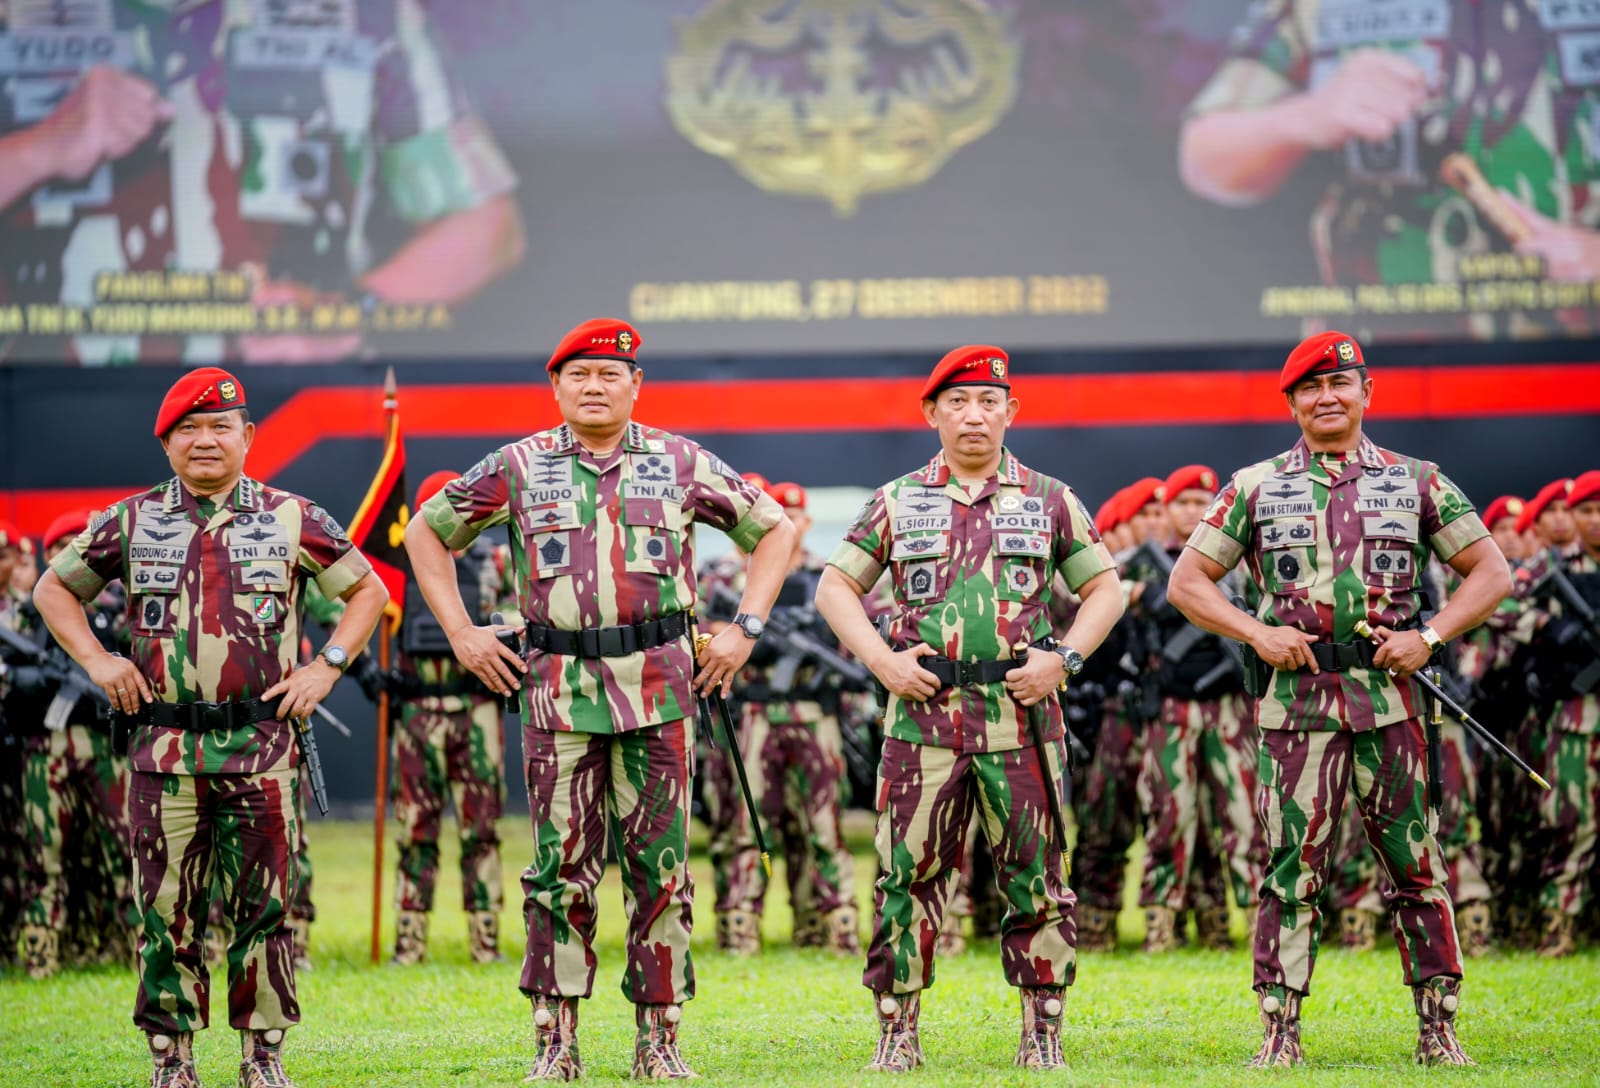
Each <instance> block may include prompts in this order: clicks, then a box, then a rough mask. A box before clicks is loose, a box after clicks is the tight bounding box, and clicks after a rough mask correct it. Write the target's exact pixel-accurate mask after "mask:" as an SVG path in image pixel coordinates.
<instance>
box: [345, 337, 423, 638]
mask: <svg viewBox="0 0 1600 1088" xmlns="http://www.w3.org/2000/svg"><path fill="white" fill-rule="evenodd" d="M383 413H384V417H385V423H386V427H385V429H384V439H383V460H382V461H381V462H380V463H379V465H378V472H377V475H375V476H374V477H373V478H372V483H371V484H370V485H369V486H368V487H367V495H366V498H364V499H362V500H361V505H360V506H359V507H358V508H357V509H356V514H355V517H353V518H351V519H350V539H351V541H352V542H353V543H354V544H355V546H356V547H358V548H360V549H361V551H362V553H363V554H365V555H366V557H367V558H368V559H369V560H371V562H372V567H373V569H374V570H375V571H377V573H378V577H379V578H380V579H382V580H383V584H384V585H385V586H386V587H387V588H388V590H389V604H388V606H387V609H386V610H387V611H390V612H391V614H392V615H395V616H398V614H399V611H400V607H401V602H402V601H404V600H405V593H406V578H407V577H408V576H409V575H410V572H411V566H410V564H409V562H408V561H407V559H406V544H405V532H406V518H407V517H408V516H409V515H410V511H408V510H407V509H406V443H405V438H404V436H403V435H402V434H401V433H400V398H399V390H398V387H397V386H396V385H395V380H394V368H393V367H390V368H389V373H388V375H387V376H386V377H385V378H384V382H383Z"/></svg>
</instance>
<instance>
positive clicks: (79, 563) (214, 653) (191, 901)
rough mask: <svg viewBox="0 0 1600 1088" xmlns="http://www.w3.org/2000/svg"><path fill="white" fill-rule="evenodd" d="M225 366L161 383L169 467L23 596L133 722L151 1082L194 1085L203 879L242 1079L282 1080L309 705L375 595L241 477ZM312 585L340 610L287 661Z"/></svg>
mask: <svg viewBox="0 0 1600 1088" xmlns="http://www.w3.org/2000/svg"><path fill="white" fill-rule="evenodd" d="M246 403H247V402H246V399H245V391H244V388H243V386H242V385H241V384H240V383H239V380H238V379H237V378H235V377H234V376H233V375H231V374H229V373H228V372H226V371H223V370H219V369H217V368H215V367H202V368H201V369H199V370H194V371H191V372H189V373H188V374H185V375H184V376H183V377H182V378H180V379H179V380H178V381H177V382H176V383H175V384H174V385H173V387H172V388H171V389H170V390H169V391H168V393H167V395H166V397H165V398H164V399H163V400H162V402H161V408H160V410H159V412H158V413H157V416H156V425H155V434H156V436H157V437H158V438H160V439H161V444H162V448H163V449H164V450H165V451H166V454H167V459H168V460H169V461H170V462H171V464H172V469H173V473H174V475H173V477H172V479H170V480H168V481H167V482H165V483H162V484H160V485H158V486H156V487H153V488H151V489H150V490H149V491H146V492H143V493H141V494H138V495H134V496H131V497H129V498H127V499H124V500H123V501H121V502H119V503H116V504H115V505H113V506H112V507H110V508H109V509H108V510H106V511H105V512H103V513H101V514H100V515H98V516H97V517H96V518H95V520H94V521H92V522H91V523H90V526H89V529H88V530H87V531H86V532H84V533H83V534H81V535H80V536H78V537H77V539H75V540H74V541H73V542H72V544H71V545H70V546H69V547H68V548H67V549H66V550H64V551H63V552H61V553H60V554H59V555H57V556H56V558H55V560H54V562H53V563H52V564H51V567H50V570H49V571H48V572H46V573H45V574H44V575H43V576H42V577H41V578H40V580H39V585H38V587H37V588H36V589H35V590H34V602H35V603H36V604H37V605H38V608H39V613H40V615H41V616H42V617H43V618H44V620H45V622H46V623H47V624H48V625H49V627H50V630H51V633H52V634H54V635H55V637H56V638H57V639H58V640H59V641H60V643H61V645H62V646H63V647H64V648H65V649H66V650H67V652H68V653H70V654H71V655H72V656H73V657H74V658H75V659H76V660H77V661H78V662H79V664H81V665H82V666H83V667H84V669H85V671H87V672H88V674H89V677H90V679H91V680H93V681H94V682H95V683H96V684H98V685H99V686H100V687H101V688H102V689H103V690H104V691H105V693H106V696H107V698H108V699H109V700H110V702H111V706H112V709H113V710H116V711H119V712H121V713H123V714H125V715H129V716H131V717H133V718H134V719H135V721H136V723H137V724H136V725H135V727H134V729H133V735H132V737H131V753H130V756H129V767H130V776H129V786H128V823H129V830H130V832H131V834H132V837H133V841H134V842H135V843H136V844H137V853H136V859H137V860H136V871H135V895H136V899H137V902H138V905H139V910H140V912H141V913H142V915H143V924H142V929H141V932H140V938H139V990H138V996H137V998H136V1000H135V1002H134V1023H135V1024H136V1025H138V1027H139V1028H140V1029H141V1030H143V1031H144V1032H145V1034H146V1038H147V1041H148V1044H149V1049H150V1055H151V1057H152V1059H153V1060H154V1064H155V1069H154V1074H153V1077H152V1082H151V1083H152V1085H153V1086H154V1088H173V1086H176V1088H193V1086H195V1085H197V1084H198V1079H197V1077H196V1075H195V1071H194V1061H193V1044H194V1032H195V1031H196V1030H197V1029H200V1028H204V1027H205V1026H206V1025H207V1024H208V1023H209V1017H210V984H209V975H208V973H207V971H206V967H205V964H204V959H203V955H202V944H203V941H204V936H205V933H204V930H205V921H204V920H205V916H206V906H207V896H208V895H209V893H210V890H211V877H212V874H213V872H214V871H220V872H221V874H222V879H223V887H224V890H225V894H226V897H227V899H228V902H229V905H230V913H231V914H232V916H233V922H234V940H233V944H232V945H231V946H230V948H229V950H228V1020H229V1023H230V1024H232V1025H233V1026H234V1027H236V1028H238V1029H239V1031H240V1033H241V1042H242V1044H243V1051H244V1060H243V1062H242V1064H241V1066H240V1072H239V1080H240V1085H241V1088H283V1086H285V1085H288V1084H289V1083H290V1082H289V1079H288V1076H287V1075H286V1074H285V1072H284V1069H283V1063H282V1056H281V1051H282V1046H283V1037H284V1032H285V1029H287V1028H289V1027H291V1026H293V1025H294V1024H296V1023H298V1022H299V1019H300V1006H299V1002H298V1000H297V998H296V994H295V981H294V966H293V935H292V933H291V931H290V929H289V927H288V924H287V910H288V904H289V902H290V901H292V900H293V898H294V891H295V884H296V882H297V880H298V875H297V872H296V867H295V865H294V864H293V862H292V861H291V860H290V859H291V858H292V856H293V851H294V844H295V839H296V835H297V828H296V825H297V823H298V813H297V808H296V803H295V800H294V797H295V793H296V791H297V790H298V789H299V784H300V783H299V779H300V775H301V773H302V771H301V767H300V763H301V754H300V746H299V744H298V743H297V735H296V727H295V725H294V724H293V723H294V721H295V720H296V719H300V718H304V717H306V716H307V715H309V714H310V713H311V712H312V710H313V709H315V707H316V705H317V704H318V703H319V702H321V701H322V699H323V698H324V697H325V696H326V695H327V693H328V691H329V689H331V688H332V687H333V684H334V682H335V681H336V680H338V678H339V676H340V674H341V672H342V670H343V667H344V666H345V664H346V663H347V662H348V659H349V653H348V651H347V649H346V647H348V646H361V645H363V644H365V642H366V640H367V638H368V637H369V636H370V635H371V633H372V629H373V627H374V626H375V625H376V623H377V621H378V616H379V614H380V613H381V612H382V610H383V606H384V604H385V602H386V601H387V600H388V594H387V592H385V590H384V588H383V583H382V582H380V581H379V580H378V578H377V576H376V575H374V574H373V572H372V568H371V565H370V564H369V563H368V562H367V561H366V559H365V558H364V557H363V556H362V555H361V553H360V552H359V551H357V550H356V549H355V548H354V547H353V546H352V545H351V543H350V540H349V538H348V537H347V536H345V533H344V530H343V529H342V528H340V526H339V524H338V522H337V521H335V520H334V519H333V518H332V517H331V516H330V515H329V514H328V513H327V512H326V511H325V510H323V509H322V508H321V507H319V506H316V505H315V504H313V503H311V502H310V501H309V500H307V499H304V498H301V497H300V496H298V495H292V494H290V493H288V492H286V491H279V490H277V489H275V488H269V487H265V486H263V485H262V484H260V483H257V482H256V481H255V480H252V479H251V478H250V477H248V476H246V475H244V460H245V454H246V452H247V451H248V449H249V447H250V443H251V440H252V439H253V438H254V436H255V425H254V424H253V423H251V422H250V421H249V412H248V409H247V407H246ZM116 579H121V580H122V582H123V584H124V585H125V586H126V587H127V588H128V593H129V629H130V632H131V635H132V646H131V651H130V655H129V656H128V657H119V656H115V655H113V654H111V653H108V652H107V651H106V650H105V648H104V647H103V646H101V644H100V642H99V641H98V640H97V639H96V638H95V637H94V634H93V631H92V630H91V629H90V627H89V622H88V619H87V617H86V615H85V613H84V610H83V606H82V603H81V602H83V601H88V600H92V599H94V598H95V597H96V596H97V595H98V594H99V593H100V591H101V590H102V589H104V587H105V586H106V585H107V583H109V582H111V581H113V580H116ZM313 579H314V580H316V581H317V582H318V583H319V585H320V586H321V588H322V590H323V592H324V593H326V594H328V595H329V596H337V597H342V598H343V599H344V600H345V601H346V604H347V608H346V610H345V614H344V618H343V619H342V620H340V622H339V626H338V627H337V628H336V629H335V630H334V632H333V636H332V639H331V640H330V642H329V643H328V644H327V645H326V646H324V647H323V649H322V651H321V652H320V653H319V654H318V656H317V658H316V660H315V661H313V662H312V663H311V664H310V665H307V666H304V667H300V668H296V667H295V662H296V661H297V660H298V654H299V647H300V601H301V598H302V596H303V595H304V593H305V586H306V584H307V583H308V582H309V581H311V580H313Z"/></svg>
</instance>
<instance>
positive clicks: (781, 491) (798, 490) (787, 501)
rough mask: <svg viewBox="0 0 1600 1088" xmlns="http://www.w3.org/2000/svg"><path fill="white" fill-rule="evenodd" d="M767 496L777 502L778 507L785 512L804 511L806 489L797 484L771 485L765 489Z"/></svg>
mask: <svg viewBox="0 0 1600 1088" xmlns="http://www.w3.org/2000/svg"><path fill="white" fill-rule="evenodd" d="M767 494H768V495H771V496H772V497H773V498H774V499H777V500H778V505H779V506H781V507H783V508H784V509H785V510H804V509H805V508H806V489H805V488H803V487H801V486H800V485H799V484H792V483H787V482H785V483H781V484H773V485H771V486H770V487H768V488H767Z"/></svg>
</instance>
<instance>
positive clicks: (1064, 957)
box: [861, 737, 1077, 993]
mask: <svg viewBox="0 0 1600 1088" xmlns="http://www.w3.org/2000/svg"><path fill="white" fill-rule="evenodd" d="M1044 759H1045V761H1046V764H1047V765H1045V764H1041V753H1040V751H1039V749H1037V748H1032V747H1028V748H1018V749H1015V750H1013V751H1008V752H980V753H965V752H957V751H955V750H953V749H950V748H935V747H933V746H931V745H925V744H911V743H909V742H907V741H902V740H896V739H894V738H893V737H890V738H888V739H886V740H885V741H884V744H883V758H882V760H881V762H880V763H879V766H878V825H877V833H876V838H875V841H876V846H877V853H878V881H877V893H876V895H875V897H874V912H873V914H874V917H873V922H872V944H871V946H870V947H868V949H867V964H866V970H865V971H863V972H862V976H861V982H862V985H864V986H866V987H867V988H868V989H869V990H871V991H873V992H874V993H911V992H914V991H917V990H922V989H926V988H927V987H928V986H929V985H931V984H932V983H933V960H934V955H933V952H934V943H935V941H936V940H937V938H938V935H939V928H940V926H941V925H942V924H943V922H944V912H945V908H946V906H947V904H948V903H949V900H950V897H951V894H952V892H953V890H954V885H955V874H956V868H957V866H958V865H959V864H960V862H961V859H962V854H963V852H964V849H965V845H966V843H965V839H966V831H967V823H968V820H969V819H970V818H971V816H972V813H973V810H974V807H976V810H977V813H978V819H979V820H980V821H981V823H982V825H983V833H984V837H985V838H987V839H988V841H989V844H990V846H991V848H992V849H993V851H994V866H995V881H996V883H997V884H998V885H999V887H1000V888H1001V890H1002V892H1003V893H1004V895H1005V897H1006V901H1007V906H1008V909H1007V911H1006V914H1005V917H1004V919H1003V920H1002V921H1001V926H1000V928H1001V937H1000V963H1001V967H1002V969H1003V970H1004V971H1005V976H1006V981H1008V982H1009V983H1010V984H1011V985H1013V986H1070V985H1071V984H1072V981H1073V977H1074V975H1075V974H1076V971H1077V953H1076V948H1077V922H1076V918H1075V907H1076V903H1077V900H1076V899H1075V898H1074V896H1073V894H1072V892H1071V891H1070V890H1068V888H1067V886H1066V882H1065V880H1064V878H1063V873H1062V869H1063V866H1064V861H1065V859H1064V857H1063V855H1062V844H1060V843H1057V842H1054V841H1053V840H1054V838H1055V832H1054V830H1053V829H1052V828H1051V827H1050V813H1049V809H1048V808H1047V805H1048V802H1047V800H1046V798H1045V792H1044V791H1045V789H1046V783H1047V782H1049V783H1059V782H1060V781H1061V772H1062V769H1063V767H1064V766H1065V751H1064V742H1062V741H1057V742H1056V743H1054V744H1052V745H1050V746H1049V748H1048V749H1047V750H1046V752H1045V753H1044Z"/></svg>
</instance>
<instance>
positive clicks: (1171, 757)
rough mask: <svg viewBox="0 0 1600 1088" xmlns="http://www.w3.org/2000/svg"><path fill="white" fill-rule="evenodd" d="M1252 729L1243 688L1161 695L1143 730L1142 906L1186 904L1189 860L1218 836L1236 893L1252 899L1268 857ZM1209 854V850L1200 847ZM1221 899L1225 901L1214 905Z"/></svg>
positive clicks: (1244, 903) (1246, 902)
mask: <svg viewBox="0 0 1600 1088" xmlns="http://www.w3.org/2000/svg"><path fill="white" fill-rule="evenodd" d="M1256 753H1257V743H1256V728H1255V723H1254V720H1253V715H1252V714H1251V711H1250V706H1249V703H1248V702H1247V701H1246V699H1245V696H1244V695H1243V694H1242V693H1241V694H1235V695H1229V696H1226V697H1224V698H1222V699H1209V700H1205V701H1196V700H1188V699H1175V698H1171V697H1168V698H1163V699H1162V700H1161V714H1160V717H1159V718H1158V719H1157V720H1156V721H1154V722H1151V723H1150V726H1149V728H1148V729H1147V730H1146V731H1145V737H1144V763H1143V766H1142V767H1141V768H1140V772H1139V780H1138V796H1139V806H1140V809H1141V811H1142V812H1143V813H1144V816H1145V825H1144V826H1145V832H1144V838H1145V864H1144V883H1143V886H1142V888H1141V889H1140V893H1139V902H1140V905H1142V906H1147V907H1156V906H1164V907H1170V908H1172V909H1173V910H1184V909H1186V908H1192V907H1196V906H1199V905H1200V904H1197V903H1193V902H1190V901H1189V897H1188V894H1187V893H1188V891H1189V888H1190V885H1191V884H1192V883H1193V877H1194V875H1195V874H1194V872H1193V866H1194V865H1195V864H1197V863H1198V862H1199V861H1200V854H1201V852H1202V849H1203V846H1204V845H1209V843H1206V842H1204V840H1209V839H1210V838H1211V837H1212V835H1213V834H1216V835H1217V836H1218V837H1220V840H1221V849H1220V853H1221V855H1222V857H1223V858H1224V859H1225V860H1226V864H1227V871H1228V876H1229V884H1230V885H1231V889H1232V892H1233V900H1234V902H1235V903H1237V904H1238V905H1239V906H1241V907H1248V906H1252V905H1254V903H1255V902H1256V886H1257V885H1258V884H1259V883H1260V882H1261V870H1262V866H1263V864H1264V863H1265V861H1266V839H1265V837H1264V836H1263V834H1262V831H1261V824H1260V823H1259V822H1258V821H1257V820H1256V811H1255V796H1256ZM1205 852H1206V853H1210V851H1205ZM1217 905H1222V904H1217Z"/></svg>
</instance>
